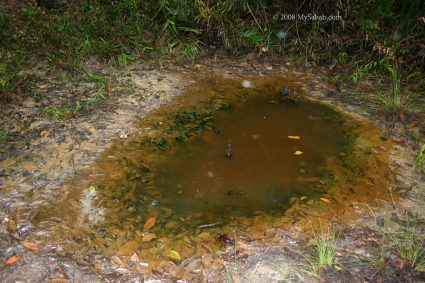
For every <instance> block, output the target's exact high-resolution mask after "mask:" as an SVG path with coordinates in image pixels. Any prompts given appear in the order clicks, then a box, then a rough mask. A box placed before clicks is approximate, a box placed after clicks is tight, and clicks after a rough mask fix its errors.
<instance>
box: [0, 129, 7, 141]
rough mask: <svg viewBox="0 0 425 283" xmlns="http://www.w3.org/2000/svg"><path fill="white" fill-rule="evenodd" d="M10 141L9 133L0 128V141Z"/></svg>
mask: <svg viewBox="0 0 425 283" xmlns="http://www.w3.org/2000/svg"><path fill="white" fill-rule="evenodd" d="M7 139H9V132H8V131H7V130H5V129H3V128H0V141H5V140H7Z"/></svg>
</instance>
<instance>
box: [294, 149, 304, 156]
mask: <svg viewBox="0 0 425 283" xmlns="http://www.w3.org/2000/svg"><path fill="white" fill-rule="evenodd" d="M301 154H303V152H302V151H301V150H297V151H295V152H294V155H301Z"/></svg>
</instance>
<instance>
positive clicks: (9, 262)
mask: <svg viewBox="0 0 425 283" xmlns="http://www.w3.org/2000/svg"><path fill="white" fill-rule="evenodd" d="M19 259H20V257H19V256H18V255H14V256H12V257H10V258H9V259H8V260H7V261H6V264H7V265H11V264H14V263H16V262H17V261H18V260H19Z"/></svg>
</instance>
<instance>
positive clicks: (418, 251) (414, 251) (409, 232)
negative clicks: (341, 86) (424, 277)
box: [394, 227, 425, 270]
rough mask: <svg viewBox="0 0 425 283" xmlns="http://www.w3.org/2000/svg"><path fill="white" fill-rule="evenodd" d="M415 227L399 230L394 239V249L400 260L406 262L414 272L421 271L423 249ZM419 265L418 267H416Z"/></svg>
mask: <svg viewBox="0 0 425 283" xmlns="http://www.w3.org/2000/svg"><path fill="white" fill-rule="evenodd" d="M417 229H418V228H416V227H407V228H403V229H401V230H400V231H399V232H398V233H397V235H396V237H395V239H394V243H395V247H396V249H397V252H398V255H399V256H400V258H401V259H404V260H406V261H407V262H408V263H409V264H410V265H411V266H412V267H413V269H415V270H418V269H423V262H424V260H425V247H424V241H423V239H420V237H419V236H420V235H419V232H418V231H417ZM418 264H419V265H418Z"/></svg>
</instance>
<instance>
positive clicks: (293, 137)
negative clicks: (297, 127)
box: [288, 136, 301, 140]
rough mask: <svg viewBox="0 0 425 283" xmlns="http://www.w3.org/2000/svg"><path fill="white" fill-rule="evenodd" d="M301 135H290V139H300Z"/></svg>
mask: <svg viewBox="0 0 425 283" xmlns="http://www.w3.org/2000/svg"><path fill="white" fill-rule="evenodd" d="M300 138H301V137H300V136H288V139H292V140H299V139H300Z"/></svg>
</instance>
